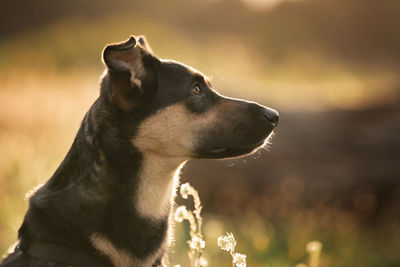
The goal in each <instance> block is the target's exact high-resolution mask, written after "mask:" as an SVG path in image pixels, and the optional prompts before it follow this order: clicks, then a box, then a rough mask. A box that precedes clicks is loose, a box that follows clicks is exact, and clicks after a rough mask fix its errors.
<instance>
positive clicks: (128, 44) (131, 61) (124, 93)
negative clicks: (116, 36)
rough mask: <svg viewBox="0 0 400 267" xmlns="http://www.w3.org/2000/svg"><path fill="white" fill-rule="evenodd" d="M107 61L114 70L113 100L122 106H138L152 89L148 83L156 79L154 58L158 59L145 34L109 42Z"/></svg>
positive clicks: (125, 107)
mask: <svg viewBox="0 0 400 267" xmlns="http://www.w3.org/2000/svg"><path fill="white" fill-rule="evenodd" d="M103 61H104V63H105V65H106V66H107V68H108V70H109V73H110V79H111V87H112V93H111V97H112V101H113V102H115V103H117V104H118V105H119V106H120V107H121V108H122V109H124V110H129V109H131V108H132V107H134V106H137V105H138V104H139V103H140V102H141V101H142V100H143V98H145V96H146V95H148V94H149V93H150V92H146V91H148V90H145V88H144V87H146V85H147V87H149V86H148V85H149V84H151V83H152V81H154V80H155V76H156V75H155V72H154V68H153V66H152V64H151V62H155V61H156V59H155V57H154V56H153V55H152V54H151V51H150V50H149V46H148V44H147V42H146V41H145V39H144V37H143V36H140V37H138V38H135V37H133V36H131V37H130V38H129V39H128V40H127V41H125V42H122V43H115V44H110V45H108V46H106V47H105V48H104V50H103Z"/></svg>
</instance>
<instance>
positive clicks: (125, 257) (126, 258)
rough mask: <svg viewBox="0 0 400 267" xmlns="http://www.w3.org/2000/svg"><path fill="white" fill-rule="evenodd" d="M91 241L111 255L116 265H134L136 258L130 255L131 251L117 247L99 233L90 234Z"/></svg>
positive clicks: (108, 255) (100, 249)
mask: <svg viewBox="0 0 400 267" xmlns="http://www.w3.org/2000/svg"><path fill="white" fill-rule="evenodd" d="M90 241H91V242H92V244H93V246H94V247H95V248H96V249H98V250H99V251H100V252H101V253H103V254H104V255H106V256H107V257H109V259H110V260H111V262H112V263H113V265H114V266H115V267H129V266H134V265H133V263H134V259H133V258H132V257H131V256H130V255H129V253H128V252H126V251H123V250H120V249H117V248H116V247H115V246H114V245H113V244H112V243H111V241H110V240H108V239H107V238H105V237H103V236H101V235H99V234H92V235H91V236H90Z"/></svg>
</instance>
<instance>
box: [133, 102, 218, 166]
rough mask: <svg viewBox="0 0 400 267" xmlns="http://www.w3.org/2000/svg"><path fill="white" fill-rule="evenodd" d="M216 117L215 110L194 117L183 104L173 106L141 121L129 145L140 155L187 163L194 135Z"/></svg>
mask: <svg viewBox="0 0 400 267" xmlns="http://www.w3.org/2000/svg"><path fill="white" fill-rule="evenodd" d="M216 116H217V112H216V108H213V110H212V111H210V112H206V113H204V114H194V113H191V112H190V111H188V110H187V108H186V107H185V105H184V104H181V103H180V104H174V105H172V106H169V107H167V108H166V109H164V110H162V111H161V112H159V113H158V114H156V115H153V116H151V117H150V118H148V119H146V120H145V121H143V122H142V123H141V125H140V126H139V130H138V133H137V134H136V136H135V138H134V140H133V141H132V143H133V144H134V145H135V146H136V147H137V148H138V149H139V150H140V151H142V152H152V153H155V154H159V155H163V156H168V157H182V158H186V159H189V158H191V157H192V156H193V152H194V149H195V146H196V143H197V140H198V136H196V133H197V132H198V130H199V129H201V128H203V127H207V125H211V124H212V123H213V121H214V120H215V118H216Z"/></svg>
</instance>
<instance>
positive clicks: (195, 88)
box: [192, 85, 201, 95]
mask: <svg viewBox="0 0 400 267" xmlns="http://www.w3.org/2000/svg"><path fill="white" fill-rule="evenodd" d="M192 92H193V94H195V95H200V93H201V90H200V87H199V86H198V85H195V86H194V87H193V89H192Z"/></svg>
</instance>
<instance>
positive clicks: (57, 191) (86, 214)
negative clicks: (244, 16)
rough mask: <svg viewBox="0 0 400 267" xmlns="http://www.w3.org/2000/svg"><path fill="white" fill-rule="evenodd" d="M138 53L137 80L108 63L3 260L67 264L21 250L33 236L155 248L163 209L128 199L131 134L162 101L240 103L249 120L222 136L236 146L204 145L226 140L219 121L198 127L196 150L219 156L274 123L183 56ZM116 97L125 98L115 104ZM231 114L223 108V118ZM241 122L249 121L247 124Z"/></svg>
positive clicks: (133, 165)
mask: <svg viewBox="0 0 400 267" xmlns="http://www.w3.org/2000/svg"><path fill="white" fill-rule="evenodd" d="M139 43H141V44H142V45H143V46H148V45H147V44H146V45H144V44H145V41H144V39H139ZM135 44H136V40H135V38H134V37H131V38H130V39H129V40H128V41H127V42H124V43H122V44H120V45H111V46H108V47H107V48H106V49H105V51H104V55H105V63H106V64H107V65H110V63H109V62H108V59H107V54H108V51H110V50H113V49H117V50H126V49H132V47H134V46H135ZM141 55H142V58H141V60H142V63H143V65H144V68H145V70H146V75H145V76H144V77H141V79H142V80H141V84H142V85H141V87H140V88H137V87H135V86H136V85H132V84H131V83H130V82H129V79H130V77H131V74H130V73H129V72H127V71H126V70H123V71H121V70H118V69H115V68H110V66H109V70H108V72H107V74H106V75H105V76H104V78H103V80H102V83H101V92H100V96H99V98H98V99H97V100H96V101H95V103H94V104H93V105H92V107H91V108H90V109H89V111H88V112H87V114H86V115H85V117H84V119H83V121H82V124H81V126H80V128H79V130H78V133H77V135H76V137H75V140H74V142H73V144H72V146H71V148H70V150H69V152H68V154H67V155H66V157H65V159H64V160H63V162H62V163H61V165H60V166H59V167H58V169H57V170H56V172H55V173H54V175H53V176H52V177H51V178H50V179H49V180H48V181H47V183H46V184H45V185H44V186H43V187H41V188H40V189H39V190H38V191H37V192H36V193H35V194H34V195H33V196H32V197H31V198H30V200H29V209H28V211H27V213H26V215H25V218H24V221H23V224H22V226H21V227H20V229H19V232H18V238H19V243H18V246H17V247H16V249H15V251H14V252H13V253H11V254H10V255H9V256H8V257H7V258H6V259H5V260H4V261H3V263H2V264H1V265H0V266H1V267H8V266H21V267H22V266H24V267H26V266H29V267H34V266H54V267H61V266H66V265H64V264H61V263H55V262H50V261H48V260H45V259H39V258H36V257H33V256H30V255H29V254H28V253H27V252H26V251H27V249H28V247H29V245H30V243H31V242H32V241H33V240H40V241H45V242H49V243H52V244H57V245H60V246H64V247H66V248H73V249H77V250H80V251H84V252H85V253H87V254H88V255H91V256H93V257H97V258H98V259H99V260H102V261H104V262H105V263H108V264H111V262H110V260H109V259H108V258H107V257H106V256H104V255H102V254H101V253H100V252H99V251H97V250H96V249H95V248H94V247H93V246H92V244H91V242H90V240H89V236H90V235H91V234H93V233H99V234H101V235H103V236H105V237H107V238H108V239H109V240H110V241H111V242H112V244H113V245H114V246H115V247H116V248H119V249H123V250H124V251H127V252H128V253H129V254H130V255H131V256H133V257H135V258H138V259H142V258H145V257H146V256H148V255H150V254H152V253H154V252H155V251H157V249H158V248H159V247H160V246H161V243H162V241H163V240H164V239H165V238H166V232H167V228H168V216H166V217H165V218H161V219H159V220H152V219H146V218H143V217H142V216H141V215H140V214H139V213H138V212H137V210H136V209H135V208H134V207H133V206H132V203H133V197H132V196H134V195H135V192H136V190H137V187H138V182H139V178H140V177H138V172H139V170H140V169H141V168H142V160H143V154H142V152H141V151H139V150H138V149H137V148H136V147H134V146H133V145H132V143H131V140H132V138H133V137H134V136H135V134H136V132H137V130H138V125H139V124H140V123H141V122H142V121H143V120H145V119H146V118H148V117H150V116H153V115H154V114H157V112H158V111H160V110H162V109H164V108H166V107H167V106H170V105H173V104H175V103H184V104H185V106H186V107H187V112H192V113H195V114H203V113H206V112H207V111H208V110H210V109H212V108H213V107H214V106H215V105H216V104H217V103H220V102H221V101H231V102H235V103H239V105H238V107H241V108H240V109H238V110H237V111H236V112H237V114H241V116H244V117H246V119H247V120H248V122H243V123H241V124H238V125H236V126H235V127H238V128H240V127H243V129H234V130H233V133H235V131H236V132H238V131H239V130H240V131H242V132H240V133H239V134H237V135H232V134H230V135H229V136H231V139H232V138H233V139H234V138H236V139H237V140H236V141H235V140H230V139H229V138H228V141H229V142H230V144H233V146H234V147H230V148H228V149H227V150H226V151H224V152H220V153H212V152H210V150H212V149H214V148H216V147H219V146H221V143H222V144H223V145H225V143H226V142H222V141H221V136H219V134H220V131H219V130H218V129H208V130H207V129H204V131H202V132H200V133H199V135H201V136H200V137H199V140H200V141H199V147H198V148H197V151H196V153H197V157H210V158H222V157H228V156H237V155H241V154H244V153H248V152H250V151H251V150H253V149H254V148H255V147H257V146H259V145H260V142H262V141H263V140H264V139H265V138H266V137H267V136H268V135H269V133H270V132H271V131H272V128H273V126H274V125H273V124H271V123H268V122H266V121H265V116H264V115H263V114H264V113H265V112H266V109H265V108H264V107H262V106H259V105H256V104H254V103H248V102H244V101H239V100H232V99H227V98H224V97H222V96H220V95H218V94H217V93H216V92H214V91H213V90H212V89H211V88H210V87H209V83H207V82H206V81H205V78H204V77H203V76H202V75H201V74H200V73H197V72H194V71H193V70H191V69H190V68H187V67H186V66H184V65H182V64H179V63H176V62H172V61H162V60H159V59H158V58H156V57H154V56H153V55H152V54H151V53H150V52H148V51H146V50H143V51H142V52H141ZM195 85H196V86H199V87H200V89H201V94H200V95H193V93H192V90H191V89H192V88H193V86H195ZM115 90H120V91H118V92H116V91H115ZM121 97H122V101H125V102H126V103H128V104H129V105H127V106H125V107H122V106H121V105H119V103H121ZM118 98H119V99H118ZM126 107H128V108H126ZM221 112H222V111H221ZM269 112H275V111H271V110H269ZM275 113H276V112H275ZM231 115H232V114H231V113H227V115H226V116H227V117H226V118H225V119H226V120H228V122H229V120H232V118H229V116H231ZM225 119H224V120H225ZM233 119H235V120H236V118H233ZM218 127H221V125H220V126H218ZM246 128H252V129H251V130H250V131H246ZM226 131H230V129H227V130H226ZM243 131H246V134H247V137H246V134H244V133H243ZM229 136H228V135H225V136H223V138H227V137H229ZM246 140H247V141H246ZM161 257H162V254H161V255H159V257H158V258H157V259H156V260H155V262H154V263H153V266H159V265H161Z"/></svg>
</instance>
